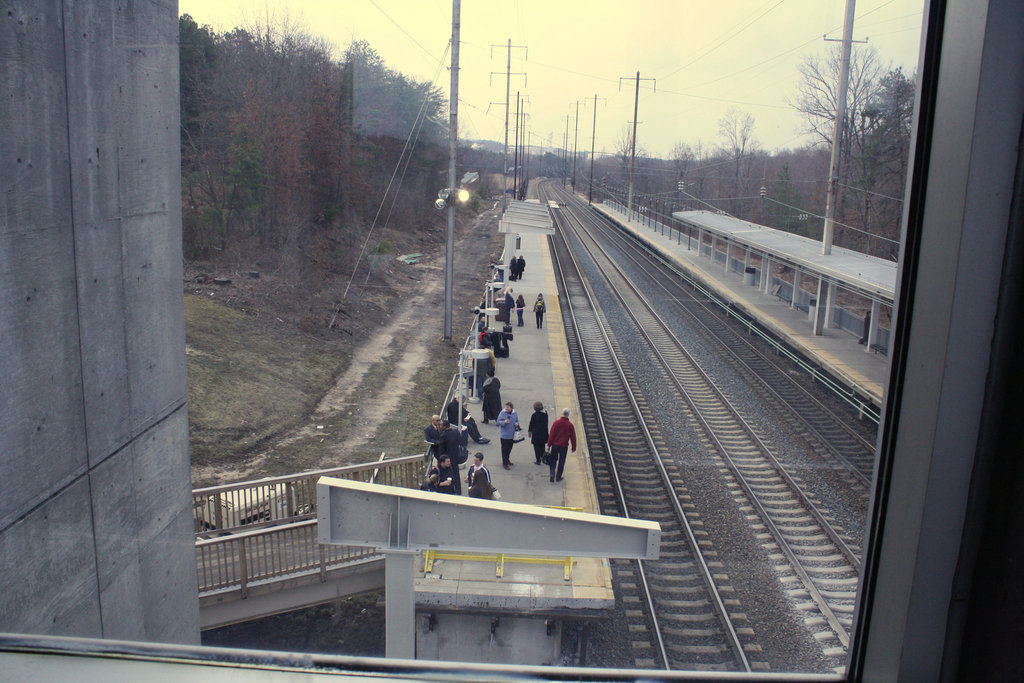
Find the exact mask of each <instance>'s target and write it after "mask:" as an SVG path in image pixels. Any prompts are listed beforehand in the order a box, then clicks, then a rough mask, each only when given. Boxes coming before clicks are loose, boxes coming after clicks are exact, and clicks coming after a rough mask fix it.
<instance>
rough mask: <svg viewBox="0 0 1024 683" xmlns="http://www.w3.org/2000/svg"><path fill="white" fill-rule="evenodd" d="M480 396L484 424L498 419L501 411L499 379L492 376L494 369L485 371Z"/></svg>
mask: <svg viewBox="0 0 1024 683" xmlns="http://www.w3.org/2000/svg"><path fill="white" fill-rule="evenodd" d="M480 397H481V398H482V399H483V401H484V405H483V408H484V424H487V423H488V422H490V421H491V420H497V419H498V413H500V412H501V381H500V380H499V379H498V378H497V377H495V376H494V370H488V371H487V379H485V380H484V384H483V387H481V389H480Z"/></svg>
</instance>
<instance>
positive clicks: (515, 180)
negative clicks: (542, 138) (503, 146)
mask: <svg viewBox="0 0 1024 683" xmlns="http://www.w3.org/2000/svg"><path fill="white" fill-rule="evenodd" d="M515 148H516V150H515V154H513V162H512V196H513V197H518V196H519V91H518V90H516V138H515Z"/></svg>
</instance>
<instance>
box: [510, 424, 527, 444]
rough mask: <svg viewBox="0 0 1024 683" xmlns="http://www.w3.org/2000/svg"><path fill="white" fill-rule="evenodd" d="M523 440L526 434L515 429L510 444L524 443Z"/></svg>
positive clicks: (520, 429) (519, 429)
mask: <svg viewBox="0 0 1024 683" xmlns="http://www.w3.org/2000/svg"><path fill="white" fill-rule="evenodd" d="M525 439H526V434H525V433H524V432H523V430H522V428H520V427H516V431H515V433H514V434H512V442H513V443H519V442H520V441H524V440H525Z"/></svg>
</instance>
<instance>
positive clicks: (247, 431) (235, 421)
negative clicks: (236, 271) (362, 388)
mask: <svg viewBox="0 0 1024 683" xmlns="http://www.w3.org/2000/svg"><path fill="white" fill-rule="evenodd" d="M185 332H186V344H187V351H188V402H189V420H190V429H189V432H190V440H191V446H192V463H193V464H194V465H212V466H219V465H233V464H237V463H238V462H240V461H242V460H244V459H245V458H246V455H247V454H248V453H249V452H250V451H251V450H252V449H253V448H254V447H256V446H258V445H259V444H261V443H263V442H264V441H266V440H267V439H270V438H273V437H274V435H276V434H280V433H283V432H284V431H286V430H288V429H290V428H292V427H294V426H295V425H296V424H297V423H298V422H299V421H300V420H301V419H302V418H303V417H304V416H305V415H306V414H307V413H309V412H310V411H311V410H312V409H313V407H314V406H315V405H316V401H317V400H318V399H319V397H320V396H322V395H323V393H324V392H326V391H327V389H328V388H330V386H331V385H332V383H333V381H334V378H335V377H336V376H337V374H338V373H339V372H340V371H341V370H342V369H343V368H344V366H345V364H346V363H347V355H346V354H344V353H343V350H342V349H340V348H339V347H338V344H336V343H331V342H328V341H324V340H318V339H313V338H311V337H308V336H306V335H303V334H301V333H298V332H296V331H295V330H294V329H290V328H288V327H287V326H285V325H283V324H275V322H273V321H271V322H268V320H267V319H266V318H260V319H257V318H253V317H251V316H248V315H246V314H245V313H241V312H239V311H237V310H234V309H232V308H229V307H227V306H225V305H224V304H222V303H220V302H218V301H216V300H215V299H213V298H210V297H204V296H201V295H193V294H186V295H185Z"/></svg>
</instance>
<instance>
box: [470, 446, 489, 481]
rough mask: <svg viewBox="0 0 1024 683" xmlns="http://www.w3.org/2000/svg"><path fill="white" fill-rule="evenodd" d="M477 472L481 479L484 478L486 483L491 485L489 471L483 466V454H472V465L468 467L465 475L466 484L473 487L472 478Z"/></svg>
mask: <svg viewBox="0 0 1024 683" xmlns="http://www.w3.org/2000/svg"><path fill="white" fill-rule="evenodd" d="M477 472H479V473H480V476H481V477H486V479H487V483H488V484H489V483H491V471H490V470H489V469H487V466H486V465H484V454H483V453H474V454H473V464H472V465H470V466H469V472H467V473H466V483H467V484H469V485H470V486H472V485H473V481H474V479H473V477H475V476H476V474H477Z"/></svg>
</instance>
